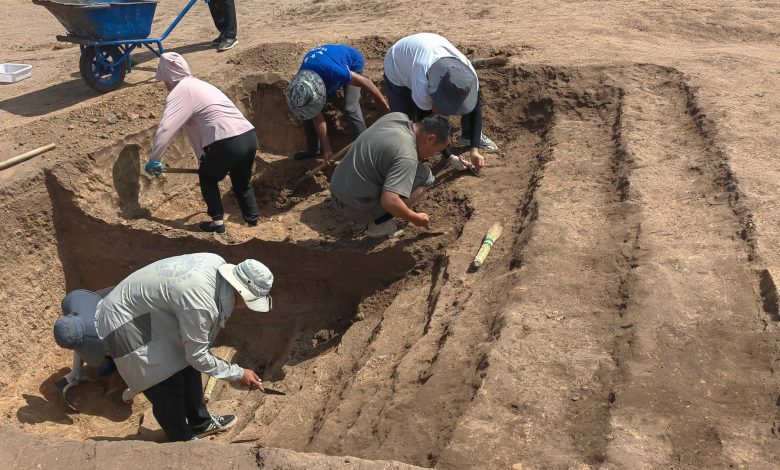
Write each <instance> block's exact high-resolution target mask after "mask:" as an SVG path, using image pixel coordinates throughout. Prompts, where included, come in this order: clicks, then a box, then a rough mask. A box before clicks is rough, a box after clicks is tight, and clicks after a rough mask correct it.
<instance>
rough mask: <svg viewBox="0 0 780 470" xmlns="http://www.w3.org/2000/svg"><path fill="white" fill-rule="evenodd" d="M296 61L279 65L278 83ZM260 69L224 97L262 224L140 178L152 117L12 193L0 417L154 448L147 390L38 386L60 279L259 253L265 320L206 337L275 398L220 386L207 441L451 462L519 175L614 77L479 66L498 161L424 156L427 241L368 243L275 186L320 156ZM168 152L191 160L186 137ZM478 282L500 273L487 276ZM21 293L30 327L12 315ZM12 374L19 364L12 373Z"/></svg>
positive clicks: (181, 181)
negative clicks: (218, 213)
mask: <svg viewBox="0 0 780 470" xmlns="http://www.w3.org/2000/svg"><path fill="white" fill-rule="evenodd" d="M366 41H370V40H366ZM380 42H382V47H384V42H386V41H384V40H382V41H380ZM266 47H267V46H266ZM285 47H288V46H285ZM296 47H299V48H300V49H301V53H302V52H303V51H304V50H305V46H303V45H301V46H296ZM382 47H377V48H376V49H377V51H380V50H381V49H382ZM296 54H297V52H296ZM286 56H290V57H296V55H295V54H287V55H286ZM242 57H246V55H242ZM296 62H297V59H286V62H283V63H281V64H277V65H281V67H280V68H281V69H282V70H285V71H286V73H287V75H291V74H292V72H294V69H295V67H297V64H296ZM380 67H381V52H375V53H373V55H369V56H368V61H367V68H368V74H369V76H372V77H378V76H381V74H380V73H378V71H379V70H380ZM256 72H257V73H256V74H253V75H251V76H248V77H245V78H242V79H241V80H240V81H239V82H237V83H235V84H232V85H231V86H230V87H229V88H228V90H227V91H228V94H229V95H230V96H231V98H232V99H234V101H236V102H237V103H239V106H240V107H241V108H242V111H243V112H244V113H245V115H246V116H247V117H248V118H249V119H250V120H251V121H252V122H253V124H254V125H255V127H256V129H257V133H258V142H259V149H258V154H257V160H256V170H255V175H254V177H253V180H252V184H253V186H254V188H255V192H256V195H257V197H258V202H259V204H260V207H261V217H262V218H261V221H260V225H259V227H257V228H249V227H246V226H245V225H244V224H242V223H241V217H240V213H239V211H238V208H237V205H236V203H235V201H234V199H233V195H232V193H231V192H230V188H229V185H228V184H227V181H226V182H225V183H223V185H222V189H223V202H224V203H225V209H226V213H227V228H228V234H227V235H226V236H223V237H220V236H215V235H211V234H203V233H198V232H197V229H196V226H197V223H198V222H201V221H203V220H206V215H205V207H204V203H203V201H202V199H201V196H200V192H199V187H198V184H197V176H196V175H188V174H169V175H165V176H163V177H160V178H151V177H148V176H147V175H145V174H144V173H143V171H142V166H143V162H144V161H145V159H146V156H147V155H148V152H149V150H150V143H151V139H152V136H153V133H154V130H155V129H154V127H149V128H148V129H145V130H142V131H140V132H137V133H135V134H132V135H127V136H125V137H124V138H122V139H120V140H117V141H116V142H112V143H111V144H110V145H107V146H104V147H102V148H99V149H96V150H95V151H93V152H91V153H90V154H89V156H88V157H86V158H74V159H73V160H71V161H68V162H65V163H63V164H61V165H59V166H57V167H54V168H51V169H48V170H47V171H46V172H45V174H44V175H42V176H40V177H38V179H35V180H31V181H28V182H23V183H20V184H19V185H17V186H16V187H15V188H13V189H14V190H15V191H18V192H22V191H23V192H24V193H25V194H26V195H27V198H25V199H23V198H19V197H15V198H8V200H7V201H6V202H5V206H6V207H5V208H6V210H7V211H8V212H9V213H11V214H13V220H12V221H11V223H12V224H13V227H14V228H13V230H12V232H13V233H14V234H15V236H17V237H19V238H20V239H22V240H24V246H16V245H14V244H11V243H9V242H8V241H6V242H5V248H6V250H5V254H4V255H3V256H4V257H5V258H4V261H6V262H7V263H8V264H9V266H10V268H9V269H10V270H11V271H12V272H16V273H19V276H18V278H17V279H13V280H11V281H10V282H9V285H8V286H7V287H6V289H5V291H4V292H2V293H0V296H2V299H0V300H4V301H6V302H7V305H6V307H5V309H6V310H4V313H6V315H5V318H4V319H3V320H2V322H3V323H2V326H3V327H4V328H6V331H9V338H11V340H10V342H9V344H11V345H12V348H4V349H2V350H0V351H2V354H3V356H2V359H3V360H4V363H5V364H12V363H13V364H16V366H14V367H13V368H12V367H10V366H8V365H5V366H2V367H3V368H2V369H1V370H0V381H2V382H1V383H0V385H1V386H2V388H0V404H1V406H0V416H3V422H4V424H7V425H11V426H14V427H20V428H23V429H24V430H25V431H29V432H35V433H40V434H47V435H58V436H64V437H68V438H72V439H78V440H83V439H119V438H128V439H152V440H154V439H159V438H160V434H159V431H158V430H156V429H155V428H154V427H153V426H151V425H150V423H149V416H150V414H149V412H148V410H149V404H148V402H146V400H145V399H143V398H142V397H139V398H138V399H137V400H136V401H135V402H134V404H133V405H132V407H128V406H126V405H123V404H121V403H120V402H119V400H118V397H117V396H116V395H108V396H106V395H104V394H103V392H104V391H103V390H102V389H101V388H100V387H97V386H90V387H91V388H89V389H88V390H85V392H84V393H85V395H84V397H83V398H82V400H83V401H85V402H89V404H91V407H90V406H87V407H86V408H85V412H84V413H81V414H77V413H71V412H68V411H66V409H65V408H64V405H63V403H62V401H61V400H60V399H59V397H58V396H57V394H56V392H55V391H54V389H53V385H52V383H53V381H54V380H56V379H57V378H59V377H61V376H62V375H63V374H64V373H65V372H66V371H67V367H68V364H69V360H68V357H69V355H68V353H67V352H66V351H63V350H60V349H58V348H56V346H54V343H53V341H52V340H51V331H50V330H51V325H52V323H53V321H54V319H55V318H56V317H57V315H59V311H58V309H59V302H60V300H61V298H62V296H63V295H64V294H65V293H66V292H67V291H69V290H72V289H75V288H87V289H99V288H102V287H106V286H109V285H112V284H114V283H116V282H118V281H120V280H121V279H122V278H123V277H124V276H126V275H127V274H129V273H131V272H132V271H133V270H135V269H138V268H140V267H142V266H144V265H146V264H148V263H150V262H153V261H155V260H158V259H160V258H164V257H167V256H173V255H177V254H182V253H187V252H200V251H209V252H214V253H217V254H220V255H221V256H223V257H225V258H226V259H227V260H228V261H232V262H236V261H240V260H242V259H245V258H250V257H251V258H256V259H259V260H261V261H263V262H264V263H265V264H267V265H268V266H269V267H270V268H271V270H272V271H273V272H274V275H275V284H274V289H273V296H274V311H273V312H272V313H270V314H256V313H251V312H248V311H237V312H236V313H235V314H234V315H233V317H232V318H231V320H230V321H229V323H228V326H227V328H226V329H225V330H224V332H223V333H222V334H221V335H220V337H219V339H218V343H219V344H226V345H231V346H234V347H235V348H236V349H237V351H238V353H237V356H236V359H235V360H236V362H237V363H239V364H240V365H246V366H251V367H253V368H255V369H256V370H258V371H259V372H261V373H262V374H263V375H264V376H265V378H266V381H267V382H268V383H269V384H270V385H271V386H272V387H273V388H277V389H279V390H282V391H284V392H286V393H287V395H286V396H284V397H265V396H262V395H258V394H253V393H252V392H248V391H245V390H239V389H233V388H230V387H226V388H224V389H223V390H222V392H221V394H220V395H219V399H218V400H217V401H216V402H215V403H213V405H212V411H215V412H228V411H231V412H235V413H236V414H238V416H239V419H240V420H241V424H240V425H239V426H237V427H236V428H235V429H233V430H231V431H230V432H229V433H227V434H225V435H220V436H219V437H217V438H215V439H216V440H217V441H218V442H225V443H227V442H234V441H241V442H253V443H258V444H261V445H263V446H271V447H284V448H289V449H293V450H298V451H306V452H318V453H324V454H331V455H356V456H359V457H364V458H370V459H395V460H400V461H403V462H408V463H413V464H417V465H423V466H433V465H435V464H436V463H437V462H439V461H440V459H444V460H446V459H447V458H453V457H452V456H453V455H455V454H453V453H452V452H451V451H448V450H447V446H448V445H449V442H450V441H451V440H452V439H453V436H455V434H456V431H457V428H458V420H459V419H460V418H461V417H462V416H464V415H465V413H466V412H467V411H468V409H469V407H470V406H471V404H472V402H473V401H474V400H475V397H476V396H477V395H476V394H477V393H478V390H479V389H480V387H481V374H484V373H485V370H486V368H487V367H488V366H487V365H486V363H485V361H484V357H485V355H486V354H487V351H488V350H489V348H490V345H491V343H492V342H493V341H494V340H495V339H496V338H497V335H498V332H499V330H500V329H501V321H499V320H498V319H497V316H498V315H499V313H498V312H499V311H500V309H501V307H502V305H504V304H505V303H506V302H508V300H507V299H506V295H505V294H504V293H503V292H502V291H501V287H502V286H503V284H501V282H508V281H501V280H502V279H503V280H507V279H509V278H508V277H507V276H508V275H509V273H510V271H511V270H513V269H516V268H517V267H518V266H521V265H522V262H521V261H516V260H515V257H516V253H515V251H516V250H515V248H517V247H518V246H521V245H522V243H523V241H522V240H523V236H526V237H527V236H528V235H527V232H526V233H525V234H524V235H522V236H521V235H520V234H521V232H523V230H524V228H525V226H526V225H527V224H529V223H530V222H532V220H531V219H532V217H530V216H529V214H530V213H532V210H531V209H532V206H533V201H532V198H531V196H532V190H533V183H534V178H533V175H534V171H535V170H537V169H538V168H539V166H540V165H543V163H544V161H545V159H546V158H547V155H548V153H549V150H550V146H551V145H552V140H551V137H550V130H551V129H552V128H553V127H554V125H555V122H556V119H557V117H559V116H561V115H564V114H565V115H577V114H579V115H580V116H581V117H582V119H583V120H588V119H591V120H595V121H597V122H599V123H600V124H604V125H605V126H607V128H610V126H611V121H610V119H613V118H614V107H615V101H614V100H615V96H616V93H615V90H614V88H613V87H612V86H611V85H609V84H608V83H604V80H603V79H602V78H601V76H600V75H599V73H598V72H596V71H588V70H586V71H581V70H560V69H553V68H549V67H532V68H519V67H513V68H506V69H495V70H494V69H489V70H484V71H480V78H481V84H482V93H483V100H484V102H485V103H486V107H485V110H484V111H485V123H486V129H485V133H486V134H488V135H490V136H491V138H493V139H494V140H495V141H496V142H497V143H498V145H499V146H500V147H501V152H500V153H499V154H497V155H493V156H491V155H487V158H488V165H489V166H488V168H487V169H486V170H485V172H484V174H483V175H482V176H481V177H479V178H472V177H469V176H464V175H463V174H456V173H454V172H452V171H450V170H449V168H448V167H447V166H446V165H443V164H441V163H440V162H438V161H434V162H433V168H434V171H435V173H436V175H437V179H438V181H439V183H438V184H437V185H436V186H435V187H434V188H433V189H432V190H431V193H430V195H429V198H428V199H427V200H426V201H425V202H424V203H423V204H422V206H421V210H423V211H425V212H427V213H429V214H430V215H431V218H432V220H433V226H432V229H433V230H435V231H436V232H437V234H434V235H429V234H425V233H423V232H421V231H420V230H418V229H415V228H413V227H406V228H405V234H404V235H403V236H402V237H401V238H400V239H399V240H395V241H385V242H381V243H380V242H375V241H371V240H366V239H360V238H358V239H356V238H353V236H352V234H351V232H350V231H349V227H348V225H347V224H346V221H344V220H343V219H341V218H340V217H339V216H338V215H337V214H336V213H335V212H334V211H333V209H332V208H331V207H330V202H329V194H328V191H327V175H320V176H317V177H315V178H313V179H312V180H310V181H308V182H306V183H305V184H303V185H301V186H300V187H298V188H297V189H296V191H294V192H292V191H290V188H291V186H292V184H293V183H294V182H295V180H296V179H297V178H298V177H299V176H300V175H302V174H303V173H304V172H305V171H306V170H308V169H310V168H312V167H313V166H314V165H315V164H316V162H296V161H294V160H292V159H291V158H289V157H290V155H291V154H292V153H293V152H294V151H296V150H300V149H301V148H302V146H303V132H302V130H301V129H300V126H299V124H298V123H296V122H295V121H293V120H291V119H290V117H289V116H288V114H287V112H286V105H285V104H284V96H283V90H284V88H285V86H286V81H285V80H284V77H281V76H279V75H272V74H267V73H265V72H263V71H262V70H257V71H256ZM287 75H285V77H286V76H287ZM334 107H335V108H338V102H337V103H336V104H335V105H334ZM364 112H365V115H366V117H367V120H368V121H369V123H370V122H371V121H372V120H373V119H375V118H376V115H377V114H376V109H375V107H374V104H373V103H370V100H368V102H367V105H366V106H365V107H364ZM328 116H329V118H330V119H331V120H332V123H333V127H332V129H333V131H334V139H333V141H334V146H335V147H336V148H338V147H340V146H342V145H344V144H345V143H346V142H347V141H348V136H347V134H346V131H345V128H344V126H343V125H342V124H343V123H340V122H339V113H338V112H336V111H335V110H334V109H329V110H328ZM456 121H457V120H456ZM456 124H457V122H456ZM457 137H458V134H457V133H456V136H455V139H454V140H455V141H457V140H458V138H457ZM164 163H165V164H166V165H168V166H171V167H190V168H195V167H196V163H195V158H194V156H193V155H192V151H191V150H190V148H189V145H188V144H187V143H186V141H185V140H184V139H182V138H179V139H177V140H176V141H175V142H174V143H173V145H172V146H171V148H170V149H169V150H168V152H167V153H166V155H165V159H164ZM495 194H501V195H502V196H503V197H502V198H500V200H496V199H495V198H494V196H495ZM495 220H501V221H502V222H503V223H504V224H505V235H504V237H505V238H504V239H503V240H502V243H501V244H497V246H496V247H495V248H494V251H493V253H492V254H491V255H490V258H489V260H488V262H487V264H486V266H484V267H483V268H481V269H480V271H478V272H477V273H472V274H469V275H468V276H471V277H468V276H466V267H467V266H468V264H469V263H470V258H471V257H473V255H474V253H475V252H476V249H477V248H478V245H479V242H480V241H481V237H482V236H483V235H484V230H485V229H486V228H487V227H488V226H489V224H490V223H492V222H493V221H495ZM518 240H519V241H518ZM490 278H496V279H498V280H499V281H497V283H496V285H495V286H494V285H493V284H492V283H490V282H488V281H487V280H486V279H490ZM474 279H478V280H479V281H478V283H477V284H475V282H477V281H474ZM16 292H18V294H16ZM486 298H488V299H490V302H487V301H486V300H485V299H486ZM31 304H34V305H36V309H35V312H36V315H35V317H34V320H33V318H31V317H30V316H29V315H26V314H25V313H26V312H28V311H29V305H31ZM31 332H32V334H30V333H31ZM464 332H467V333H466V334H464ZM17 367H18V368H21V369H23V370H33V371H34V372H33V373H32V374H29V375H25V376H20V375H19V374H18V373H17V372H15V370H16V368H17ZM150 426H151V427H150ZM448 452H450V453H449V454H447V453H448ZM446 455H449V457H447V456H446Z"/></svg>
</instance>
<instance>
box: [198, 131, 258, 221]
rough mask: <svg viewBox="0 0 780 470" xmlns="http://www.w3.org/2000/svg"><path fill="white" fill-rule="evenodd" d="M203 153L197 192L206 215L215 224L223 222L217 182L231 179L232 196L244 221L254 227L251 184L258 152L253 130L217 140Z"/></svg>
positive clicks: (255, 217)
mask: <svg viewBox="0 0 780 470" xmlns="http://www.w3.org/2000/svg"><path fill="white" fill-rule="evenodd" d="M204 150H205V151H206V153H205V154H203V158H202V159H201V162H200V168H199V169H198V176H199V178H200V192H201V194H202V195H203V200H205V201H206V206H207V207H208V214H209V215H210V216H211V218H212V219H214V220H219V219H222V217H223V216H224V215H225V212H224V209H223V207H222V198H221V196H220V194H219V182H220V181H222V180H223V179H225V176H228V175H230V181H231V183H233V192H234V193H235V195H236V200H237V201H238V206H239V207H240V208H241V214H242V215H243V216H244V220H245V221H247V222H248V223H250V224H254V223H257V219H258V218H259V217H260V212H259V211H258V209H257V202H256V201H255V190H254V188H252V185H251V184H250V180H251V179H252V167H253V166H254V164H255V152H256V151H257V135H255V131H254V129H252V130H250V131H247V132H244V133H243V134H241V135H237V136H235V137H230V138H227V139H222V140H218V141H216V142H214V143H213V144H211V145H208V146H206V148H205V149H204Z"/></svg>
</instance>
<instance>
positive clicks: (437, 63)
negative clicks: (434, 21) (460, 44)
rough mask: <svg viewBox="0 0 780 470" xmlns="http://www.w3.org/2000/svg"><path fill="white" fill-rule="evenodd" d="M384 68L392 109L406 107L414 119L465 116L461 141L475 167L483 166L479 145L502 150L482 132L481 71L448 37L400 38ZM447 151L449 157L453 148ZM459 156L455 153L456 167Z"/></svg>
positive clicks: (487, 148) (403, 109)
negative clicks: (439, 114)
mask: <svg viewBox="0 0 780 470" xmlns="http://www.w3.org/2000/svg"><path fill="white" fill-rule="evenodd" d="M384 72H385V85H386V87H387V91H388V101H389V102H390V110H391V111H393V112H402V113H404V114H406V115H407V116H409V118H410V119H412V120H413V121H419V120H421V119H422V118H424V117H426V116H427V115H429V114H431V113H441V114H448V115H454V116H463V118H462V119H461V126H462V133H461V140H460V144H461V145H462V146H465V147H469V151H468V154H467V155H464V156H467V157H468V158H469V159H470V161H471V165H472V166H473V167H474V168H475V169H477V170H479V169H480V168H482V167H483V166H484V165H485V159H484V157H483V156H482V155H481V154H480V150H484V151H487V152H496V151H498V147H497V146H496V144H495V143H493V141H492V140H490V139H489V138H488V137H487V136H486V135H484V133H483V132H482V103H481V100H480V96H479V80H478V78H477V72H476V71H475V70H474V67H473V66H472V65H471V62H470V61H469V60H468V59H467V58H466V56H465V55H463V53H462V52H460V51H459V50H458V49H457V48H456V47H455V46H453V45H452V43H450V42H449V41H448V40H447V39H445V38H444V37H442V36H439V35H438V34H432V33H418V34H413V35H411V36H407V37H405V38H402V39H400V40H399V41H398V42H396V43H395V44H393V45H392V46H391V47H390V49H389V50H388V51H387V54H386V55H385V61H384ZM443 153H444V154H445V156H448V157H449V156H450V155H449V151H446V150H445V152H443ZM464 156H462V157H464ZM456 160H459V159H458V158H457V157H454V158H451V161H453V166H456V167H457V163H456Z"/></svg>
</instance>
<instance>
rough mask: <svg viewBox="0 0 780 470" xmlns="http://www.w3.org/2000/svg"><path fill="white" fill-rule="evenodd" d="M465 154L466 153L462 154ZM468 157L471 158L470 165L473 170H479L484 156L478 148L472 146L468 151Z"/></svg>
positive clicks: (482, 165) (483, 163) (483, 164)
mask: <svg viewBox="0 0 780 470" xmlns="http://www.w3.org/2000/svg"><path fill="white" fill-rule="evenodd" d="M462 156H466V154H464V155H462ZM468 157H469V159H470V160H471V165H472V166H473V167H474V169H475V170H477V171H479V170H481V169H482V168H483V167H484V166H485V157H483V156H482V155H481V154H480V153H479V150H477V149H475V148H473V149H471V150H470V151H469V152H468Z"/></svg>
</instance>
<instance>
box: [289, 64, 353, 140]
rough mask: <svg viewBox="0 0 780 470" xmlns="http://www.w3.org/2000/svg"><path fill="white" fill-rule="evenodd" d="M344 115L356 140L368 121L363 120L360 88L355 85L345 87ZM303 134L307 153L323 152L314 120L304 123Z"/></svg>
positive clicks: (307, 120)
mask: <svg viewBox="0 0 780 470" xmlns="http://www.w3.org/2000/svg"><path fill="white" fill-rule="evenodd" d="M360 73H362V72H360ZM344 114H346V116H347V126H349V132H350V133H351V134H352V139H353V140H354V139H356V138H357V136H359V135H360V134H361V133H362V132H363V131H365V130H366V121H365V120H364V119H363V110H362V109H361V108H360V87H358V86H353V85H347V86H345V87H344ZM303 132H304V133H305V135H306V152H308V153H309V154H311V155H317V154H319V153H320V150H321V148H320V138H319V136H318V135H317V130H316V129H315V128H314V120H313V119H306V120H305V121H303Z"/></svg>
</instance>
